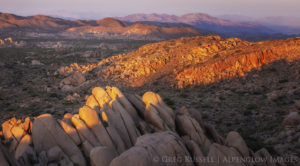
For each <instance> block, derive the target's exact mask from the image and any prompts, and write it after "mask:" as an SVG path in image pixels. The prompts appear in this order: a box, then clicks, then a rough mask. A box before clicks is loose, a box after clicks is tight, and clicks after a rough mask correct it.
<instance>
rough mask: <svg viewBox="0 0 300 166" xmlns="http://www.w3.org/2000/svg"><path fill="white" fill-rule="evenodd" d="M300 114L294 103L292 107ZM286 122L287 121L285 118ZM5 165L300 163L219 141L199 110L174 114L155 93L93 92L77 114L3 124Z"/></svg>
mask: <svg viewBox="0 0 300 166" xmlns="http://www.w3.org/2000/svg"><path fill="white" fill-rule="evenodd" d="M296 108H297V109H299V106H297V107H296ZM288 121H289V120H288ZM1 136H2V139H1V144H0V161H1V164H2V165H80V166H81V165H82V166H84V165H94V166H96V165H99V166H100V165H111V166H115V165H116V166H117V165H130V166H131V165H199V166H200V165H208V166H215V165H236V166H245V165H249V166H250V165H262V166H263V165H264V166H269V165H270V166H273V165H292V166H294V165H295V166H297V165H299V162H300V161H299V157H297V156H285V157H283V156H281V157H279V156H273V157H272V156H271V155H270V153H269V152H268V151H267V150H266V149H264V148H263V149H260V150H258V151H256V152H254V151H252V150H251V149H250V148H248V146H247V144H246V142H245V141H244V139H243V138H242V137H241V136H240V134H239V133H238V132H235V131H232V132H230V133H228V135H227V137H226V138H223V137H222V136H220V135H219V134H218V132H216V130H215V128H214V127H213V126H211V125H209V124H207V123H206V122H205V121H204V120H203V118H202V115H201V113H200V112H199V111H198V110H195V109H187V108H185V107H182V108H180V109H178V110H176V111H175V110H173V109H171V108H170V107H168V106H167V105H166V104H165V103H164V101H163V100H162V99H161V97H160V96H159V95H158V94H156V93H154V92H146V93H145V94H144V95H143V96H139V95H137V94H123V93H122V92H121V91H120V90H119V89H118V88H116V87H109V86H108V87H106V88H101V87H95V88H93V90H92V94H91V95H90V96H89V97H88V98H87V100H86V103H85V105H84V106H82V107H81V108H80V109H79V110H78V111H76V112H74V114H69V113H67V114H65V115H64V117H63V118H61V119H55V118H54V117H53V116H52V115H51V114H43V115H40V116H38V117H35V118H30V117H26V118H25V119H18V120H17V119H15V118H12V119H10V120H8V121H6V122H4V123H3V124H2V132H1Z"/></svg>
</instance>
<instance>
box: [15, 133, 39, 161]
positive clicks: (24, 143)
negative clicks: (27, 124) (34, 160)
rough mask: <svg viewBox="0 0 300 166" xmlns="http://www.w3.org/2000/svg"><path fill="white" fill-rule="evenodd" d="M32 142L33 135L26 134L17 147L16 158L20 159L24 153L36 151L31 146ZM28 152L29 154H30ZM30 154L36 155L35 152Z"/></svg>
mask: <svg viewBox="0 0 300 166" xmlns="http://www.w3.org/2000/svg"><path fill="white" fill-rule="evenodd" d="M31 143H32V139H31V136H30V135H28V134H26V135H25V136H24V137H23V138H22V140H21V141H20V143H19V145H18V147H17V149H16V152H15V158H16V159H17V160H18V159H19V158H20V157H21V156H23V155H24V153H29V154H30V153H32V152H34V151H32V147H31V146H30V144H31ZM29 154H28V155H29ZM30 155H33V157H34V156H35V154H34V153H33V154H30Z"/></svg>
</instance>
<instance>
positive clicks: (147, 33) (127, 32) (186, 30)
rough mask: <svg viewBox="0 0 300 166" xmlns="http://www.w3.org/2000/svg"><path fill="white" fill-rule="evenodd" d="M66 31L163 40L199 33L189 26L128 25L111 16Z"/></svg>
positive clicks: (111, 36) (104, 36) (100, 35)
mask: <svg viewBox="0 0 300 166" xmlns="http://www.w3.org/2000/svg"><path fill="white" fill-rule="evenodd" d="M67 32H75V33H80V34H82V33H89V34H94V35H96V36H98V37H102V38H107V39H115V38H123V39H131V38H134V39H140V40H163V39H170V38H178V37H181V36H195V35H198V34H200V33H199V32H198V31H197V30H195V29H193V28H190V27H160V26H155V25H148V24H142V23H138V24H132V25H128V24H127V23H126V22H123V21H119V20H116V19H113V18H105V19H102V20H98V21H97V25H96V26H93V25H87V26H80V27H73V28H69V29H67Z"/></svg>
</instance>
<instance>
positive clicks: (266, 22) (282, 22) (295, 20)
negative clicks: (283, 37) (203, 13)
mask: <svg viewBox="0 0 300 166" xmlns="http://www.w3.org/2000/svg"><path fill="white" fill-rule="evenodd" d="M219 18H222V19H226V20H230V21H235V22H242V23H256V24H260V25H263V26H265V27H268V28H269V29H273V30H274V31H277V32H281V33H285V34H300V17H287V16H281V17H262V18H252V17H247V16H239V15H222V16H220V17H219Z"/></svg>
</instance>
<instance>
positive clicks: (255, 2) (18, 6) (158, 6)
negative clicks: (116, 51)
mask: <svg viewBox="0 0 300 166" xmlns="http://www.w3.org/2000/svg"><path fill="white" fill-rule="evenodd" d="M0 12H10V13H16V14H20V15H33V14H48V15H56V16H62V17H77V18H92V19H95V18H101V17H107V16H125V15H128V14H133V13H167V14H176V15H181V14H184V13H192V12H201V13H208V14H210V15H213V16H219V15H224V14H230V15H244V16H252V17H264V16H297V17H300V0H48V1H45V0H0Z"/></svg>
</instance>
